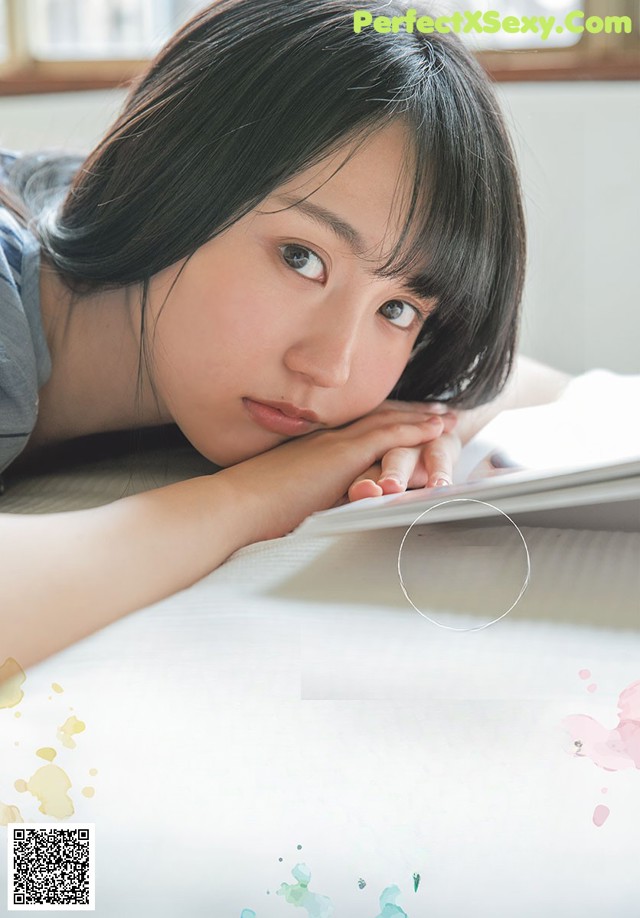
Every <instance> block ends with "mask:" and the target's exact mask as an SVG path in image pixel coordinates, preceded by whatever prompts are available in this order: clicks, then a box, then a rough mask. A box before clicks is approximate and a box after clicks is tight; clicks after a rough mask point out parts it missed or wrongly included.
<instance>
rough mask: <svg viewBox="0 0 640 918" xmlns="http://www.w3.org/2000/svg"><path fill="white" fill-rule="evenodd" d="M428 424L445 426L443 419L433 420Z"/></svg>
mask: <svg viewBox="0 0 640 918" xmlns="http://www.w3.org/2000/svg"><path fill="white" fill-rule="evenodd" d="M427 424H433V425H434V426H435V425H438V424H444V421H443V420H442V418H431V420H429V421H427Z"/></svg>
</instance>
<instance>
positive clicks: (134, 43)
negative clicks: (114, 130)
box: [0, 0, 640, 94]
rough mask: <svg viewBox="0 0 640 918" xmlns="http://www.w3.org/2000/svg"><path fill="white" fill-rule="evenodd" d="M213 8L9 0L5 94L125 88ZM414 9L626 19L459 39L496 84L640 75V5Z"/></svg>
mask: <svg viewBox="0 0 640 918" xmlns="http://www.w3.org/2000/svg"><path fill="white" fill-rule="evenodd" d="M208 2H209V0H0V94H2V93H19V92H47V91H56V90H65V89H89V88H102V87H108V86H118V85H123V84H126V83H127V82H128V81H129V80H130V79H132V78H134V77H135V76H136V75H137V74H138V73H140V71H141V70H142V69H143V68H144V66H145V63H146V61H147V60H148V59H149V58H150V57H152V56H153V55H154V54H155V53H156V52H157V51H158V50H159V48H160V47H161V46H162V44H163V43H164V42H165V41H166V40H167V38H168V37H169V36H170V35H171V34H172V33H173V32H174V31H175V30H176V29H177V28H178V27H179V26H180V25H181V24H182V23H183V22H185V21H186V20H187V19H188V18H189V17H190V16H191V15H193V14H194V13H195V12H197V10H199V9H201V8H202V7H204V6H207V5H208ZM292 3H295V0H292ZM412 6H413V7H416V8H417V10H418V15H425V14H427V11H429V14H431V15H434V16H436V15H446V14H451V13H453V12H456V11H457V10H463V11H464V10H472V11H478V13H482V14H484V13H485V12H487V11H488V10H491V9H493V10H497V11H498V12H499V16H500V19H502V20H503V19H504V18H505V17H507V16H515V17H518V19H519V20H521V21H523V17H525V16H526V17H529V19H531V17H533V16H542V17H550V16H554V17H555V23H556V24H561V23H562V22H563V20H564V17H565V16H566V15H567V14H568V13H570V12H572V11H575V10H576V9H579V10H581V11H583V12H584V14H585V15H584V19H583V20H581V23H584V22H586V21H587V19H590V18H591V17H600V20H601V21H602V22H604V21H605V17H612V16H618V17H627V20H628V22H630V23H631V30H630V31H629V32H623V31H617V32H616V31H612V32H607V31H606V28H605V26H603V27H602V28H601V29H600V30H598V29H597V28H592V29H591V30H585V31H584V32H582V34H575V33H572V32H570V31H568V30H567V29H561V26H560V25H556V26H555V27H554V28H553V29H551V31H550V33H549V35H548V37H547V38H546V39H543V38H542V37H541V35H540V30H539V27H538V28H537V29H536V31H535V32H534V30H533V29H532V28H529V29H528V30H526V32H525V31H523V32H522V33H521V34H520V33H508V32H506V31H499V32H496V33H495V34H493V35H488V34H478V33H477V32H476V31H475V27H473V26H469V29H470V31H469V32H468V33H464V32H463V33H461V36H460V37H461V38H462V39H463V41H465V42H467V43H468V44H469V46H470V47H471V48H472V49H473V50H474V52H476V53H477V54H478V57H479V59H480V61H481V62H482V63H483V65H484V66H485V68H486V69H487V70H488V72H489V73H490V74H491V75H492V76H493V77H494V79H497V80H523V79H526V80H528V79H536V80H540V79H638V78H640V0H582V3H580V0H577V2H576V0H471V2H467V0H433V2H432V3H429V2H428V0H427V2H423V0H413V2H411V0H407V3H406V6H405V4H403V9H406V8H410V7H412ZM362 8H363V9H366V0H363V3H362ZM432 11H433V12H432ZM597 21H598V20H597V18H594V19H593V20H592V22H594V23H596V24H597ZM579 24H580V23H579ZM247 27H248V28H251V27H255V28H259V23H251V24H250V25H248V26H247Z"/></svg>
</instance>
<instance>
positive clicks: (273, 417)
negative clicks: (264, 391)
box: [242, 398, 314, 437]
mask: <svg viewBox="0 0 640 918" xmlns="http://www.w3.org/2000/svg"><path fill="white" fill-rule="evenodd" d="M242 404H243V405H244V407H245V410H246V412H247V414H248V415H249V417H250V418H252V420H254V421H255V422H256V424H259V425H260V427H264V429H265V430H270V431H272V432H273V433H279V434H284V435H285V436H288V437H292V436H295V435H296V434H305V433H308V432H309V431H310V430H311V429H312V428H313V427H314V423H313V421H307V420H305V419H304V418H290V417H289V416H288V415H286V414H284V413H283V412H282V411H278V409H277V408H270V407H269V406H268V405H263V404H262V402H254V401H253V399H250V398H243V399H242Z"/></svg>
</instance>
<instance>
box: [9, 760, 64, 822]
mask: <svg viewBox="0 0 640 918" xmlns="http://www.w3.org/2000/svg"><path fill="white" fill-rule="evenodd" d="M18 784H20V785H24V790H28V791H29V792H30V793H31V794H33V796H34V797H37V799H38V800H39V801H40V806H39V807H38V810H39V811H40V812H41V813H44V814H45V816H56V817H57V818H58V819H63V818H64V817H65V816H73V814H74V812H75V810H74V808H73V802H72V800H71V797H69V796H68V794H67V791H68V790H69V788H70V787H71V781H70V780H69V777H68V775H67V774H66V773H65V772H64V771H63V770H62V769H61V768H59V767H58V766H57V765H43V766H42V768H39V769H38V770H37V771H36V772H35V773H34V774H33V775H32V776H31V778H29V780H28V781H27V782H24V781H16V782H15V785H14V786H15V788H16V790H20V789H21V788H19V787H18Z"/></svg>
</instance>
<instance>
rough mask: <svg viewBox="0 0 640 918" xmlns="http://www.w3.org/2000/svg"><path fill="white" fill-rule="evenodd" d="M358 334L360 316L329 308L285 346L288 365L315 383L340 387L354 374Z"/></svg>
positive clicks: (285, 359)
mask: <svg viewBox="0 0 640 918" xmlns="http://www.w3.org/2000/svg"><path fill="white" fill-rule="evenodd" d="M358 338H359V319H358V318H356V317H353V316H352V317H350V318H349V317H345V315H344V314H343V315H342V316H341V317H340V318H336V317H335V313H333V314H332V312H330V311H329V310H327V311H326V312H324V313H323V315H321V316H319V317H318V320H317V321H316V322H314V323H313V325H309V326H308V327H307V328H306V329H305V330H304V332H303V333H302V334H301V335H300V337H299V338H298V340H297V341H296V342H295V344H293V345H291V346H290V347H289V348H288V349H287V350H286V352H285V356H284V362H285V365H286V366H287V367H288V369H289V370H291V371H292V372H294V373H302V374H303V375H304V376H307V377H308V378H309V379H310V380H311V381H312V382H313V384H314V385H316V386H322V387H323V388H327V389H333V388H335V389H337V388H340V387H341V386H344V385H346V383H347V382H348V380H349V377H350V376H351V368H352V364H353V358H354V355H355V351H356V346H357V342H358Z"/></svg>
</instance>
